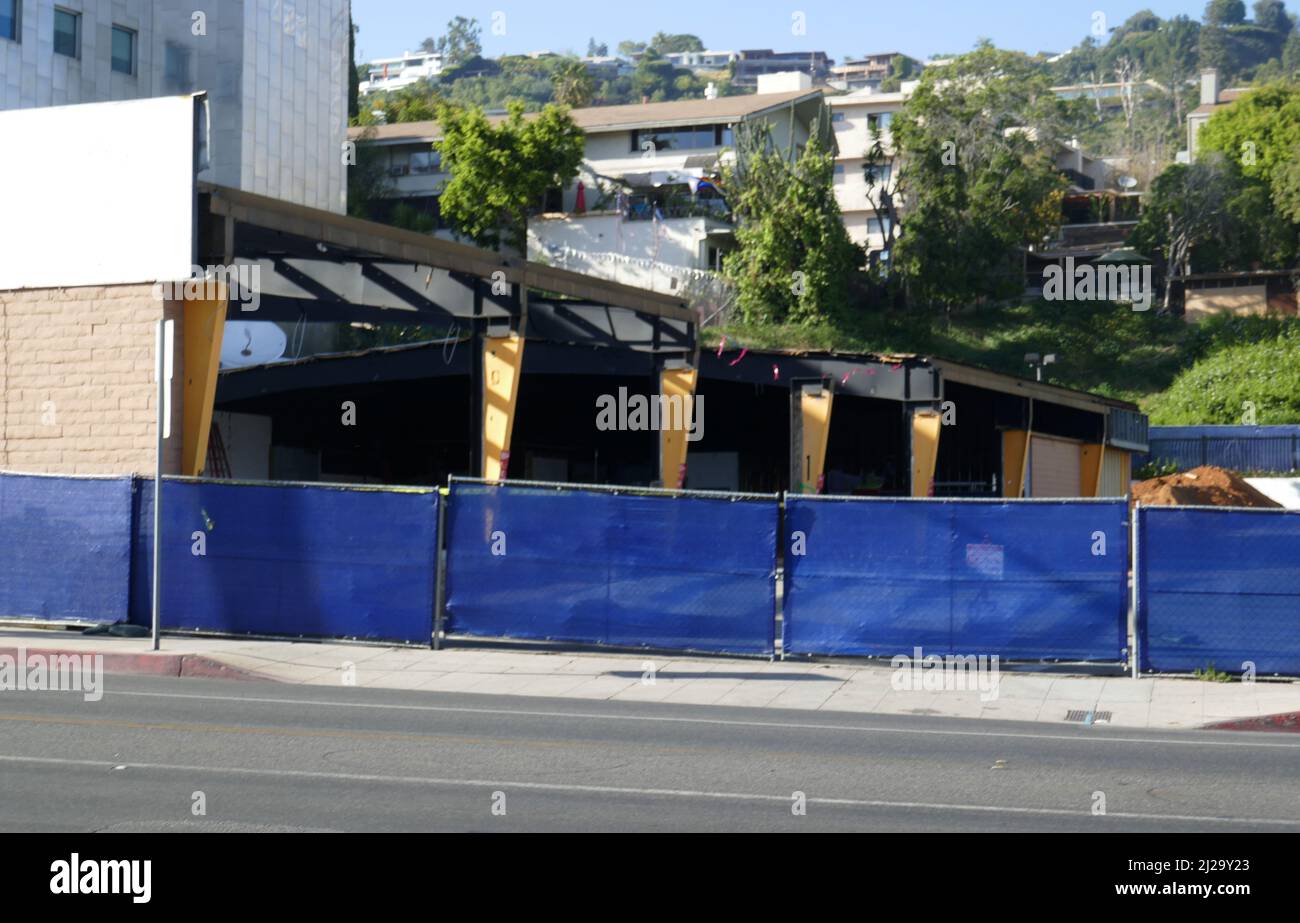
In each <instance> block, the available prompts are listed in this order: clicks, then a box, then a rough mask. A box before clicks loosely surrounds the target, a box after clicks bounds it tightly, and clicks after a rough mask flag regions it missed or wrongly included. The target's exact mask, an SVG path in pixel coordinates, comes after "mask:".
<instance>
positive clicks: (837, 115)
mask: <svg viewBox="0 0 1300 923" xmlns="http://www.w3.org/2000/svg"><path fill="white" fill-rule="evenodd" d="M831 121H832V122H843V121H844V113H843V112H832V113H831Z"/></svg>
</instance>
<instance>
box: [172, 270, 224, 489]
mask: <svg viewBox="0 0 1300 923" xmlns="http://www.w3.org/2000/svg"><path fill="white" fill-rule="evenodd" d="M227 297H228V296H227V294H226V286H225V283H218V285H217V298H215V299H214V300H212V301H207V300H203V301H185V302H183V303H182V304H183V308H184V314H183V321H182V327H181V336H182V340H183V343H184V347H183V350H182V352H183V361H184V363H185V364H184V366H183V368H182V372H183V375H184V382H185V385H184V389H183V396H182V402H181V404H182V405H181V413H182V417H181V420H182V431H181V474H183V475H186V476H188V477H198V476H199V475H201V474H202V473H203V469H204V467H205V466H206V465H207V461H208V436H209V434H210V433H211V432H212V412H213V407H214V405H215V404H216V400H217V373H218V372H219V371H220V370H221V340H222V337H223V335H224V334H225V330H226V302H227Z"/></svg>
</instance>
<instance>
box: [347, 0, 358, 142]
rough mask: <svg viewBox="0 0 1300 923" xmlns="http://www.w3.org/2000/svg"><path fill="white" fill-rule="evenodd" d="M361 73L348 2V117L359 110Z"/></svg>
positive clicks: (354, 117)
mask: <svg viewBox="0 0 1300 923" xmlns="http://www.w3.org/2000/svg"><path fill="white" fill-rule="evenodd" d="M360 100H361V75H360V74H359V73H358V70H357V27H356V23H354V22H353V21H352V4H351V3H350V2H349V3H348V119H349V120H353V119H356V117H357V115H358V114H359V113H360V112H361V105H360Z"/></svg>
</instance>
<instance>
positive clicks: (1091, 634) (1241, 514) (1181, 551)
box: [0, 474, 1300, 675]
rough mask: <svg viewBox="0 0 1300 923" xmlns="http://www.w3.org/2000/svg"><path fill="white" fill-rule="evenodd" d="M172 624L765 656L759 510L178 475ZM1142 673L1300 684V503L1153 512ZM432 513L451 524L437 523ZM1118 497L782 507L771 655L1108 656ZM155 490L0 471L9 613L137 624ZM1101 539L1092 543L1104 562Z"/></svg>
mask: <svg viewBox="0 0 1300 923" xmlns="http://www.w3.org/2000/svg"><path fill="white" fill-rule="evenodd" d="M164 490H165V498H164V499H165V502H164V504H163V513H164V519H163V526H164V532H163V535H164V541H163V546H162V547H163V562H164V572H163V577H164V580H163V590H164V595H163V607H162V612H163V626H164V627H165V628H169V629H183V630H199V631H209V632H215V633H224V634H258V635H268V636H289V637H310V638H363V639H369V640H376V641H404V642H408V643H414V644H428V643H430V641H431V640H432V639H433V637H434V635H435V628H436V627H437V626H436V625H435V619H436V618H438V616H437V608H438V607H437V595H438V594H437V589H438V587H437V574H438V561H439V547H440V546H441V547H443V548H445V549H446V551H445V555H446V561H447V564H446V571H445V577H444V590H445V592H444V595H445V597H446V602H445V606H444V609H445V619H443V625H442V626H441V627H443V628H445V630H446V632H447V633H449V634H454V635H466V636H479V637H502V638H522V639H537V640H554V641H569V642H578V643H583V644H604V645H612V646H619V647H652V648H662V649H678V650H694V651H707V652H713V653H735V654H772V653H773V652H774V650H775V647H776V646H775V643H774V641H775V638H774V630H775V627H774V626H775V625H776V624H777V623H778V614H777V606H776V598H775V594H776V581H775V579H774V574H775V572H776V564H777V557H778V554H777V552H778V549H777V545H776V541H777V530H778V523H779V521H780V517H781V505H780V504H779V503H778V502H777V498H775V497H772V496H742V495H734V494H706V493H697V494H691V493H690V492H683V493H674V492H669V491H653V490H646V489H639V488H594V487H582V486H577V485H537V484H529V483H527V482H510V483H508V484H505V485H493V484H486V483H483V482H478V481H462V480H454V481H453V483H452V486H451V489H450V492H449V494H450V495H449V496H448V497H441V496H439V494H438V493H437V492H436V491H433V490H430V489H425V488H416V489H400V488H382V489H377V488H354V487H340V486H327V485H316V484H313V485H291V484H238V483H231V482H214V481H195V480H186V479H175V480H168V481H166V482H165V484H164ZM1136 517H1137V518H1136V520H1135V523H1136V526H1137V556H1136V559H1135V561H1134V570H1135V577H1136V586H1135V592H1134V598H1135V599H1136V613H1135V616H1134V618H1135V626H1136V628H1135V630H1136V633H1137V638H1138V652H1139V666H1140V667H1141V668H1142V669H1145V670H1151V671H1173V672H1187V671H1191V670H1196V669H1199V668H1205V667H1210V666H1214V667H1216V668H1217V669H1219V670H1223V671H1226V672H1229V673H1239V672H1240V671H1241V670H1243V669H1244V667H1243V664H1246V663H1252V664H1254V665H1255V669H1256V670H1257V671H1258V672H1259V673H1261V674H1270V673H1280V674H1290V675H1300V513H1286V512H1278V511H1248V510H1223V509H1204V508H1186V507H1180V508H1168V507H1142V508H1140V509H1139V510H1138V512H1137V514H1136ZM440 518H441V519H442V520H443V522H442V524H441V526H440V524H439V520H440ZM1128 522H1129V520H1128V517H1127V508H1126V506H1125V503H1124V502H1123V501H1118V502H1116V501H1078V500H1070V501H1014V502H1010V501H1007V502H1004V501H951V500H885V499H860V498H858V499H846V498H834V497H804V496H791V497H787V498H786V501H785V523H784V527H783V529H782V534H783V541H784V542H786V545H785V547H784V549H783V554H784V560H785V583H784V604H783V607H782V613H781V616H780V620H781V624H782V634H783V647H782V649H783V651H784V652H786V653H790V654H796V655H800V654H809V655H868V656H883V657H892V656H895V655H897V654H910V653H911V652H912V651H913V649H914V648H917V647H920V648H922V650H923V651H924V652H926V653H936V654H981V653H983V654H995V653H996V654H998V655H1000V656H1001V657H1002V658H1004V659H1008V660H1010V659H1021V660H1090V661H1115V660H1119V659H1121V658H1122V657H1123V655H1124V648H1125V646H1126V638H1127V631H1126V616H1127V613H1128V604H1127V595H1126V591H1125V587H1126V576H1127V569H1128V561H1129V554H1128ZM152 526H153V484H152V482H151V481H147V480H141V481H137V482H135V484H134V485H133V484H132V481H131V479H129V478H68V477H45V476H31V475H10V474H0V618H15V617H17V618H30V619H38V620H44V621H67V622H76V623H115V622H124V621H127V620H128V619H129V620H130V621H133V622H136V623H137V624H146V625H147V624H148V623H149V621H150V614H151V608H150V588H151V579H152V573H151V566H152V541H153V535H152ZM1103 550H1104V553H1101V552H1102V551H1103Z"/></svg>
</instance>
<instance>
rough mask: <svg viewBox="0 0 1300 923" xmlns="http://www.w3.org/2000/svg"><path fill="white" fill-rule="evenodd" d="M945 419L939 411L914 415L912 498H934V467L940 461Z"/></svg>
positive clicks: (915, 413)
mask: <svg viewBox="0 0 1300 923" xmlns="http://www.w3.org/2000/svg"><path fill="white" fill-rule="evenodd" d="M942 423H943V418H942V417H940V416H939V412H938V411H937V410H918V411H916V412H914V413H913V414H912V496H913V497H933V496H934V467H935V465H936V464H937V463H938V461H939V432H940V430H941V429H942V428H943V427H942Z"/></svg>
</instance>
